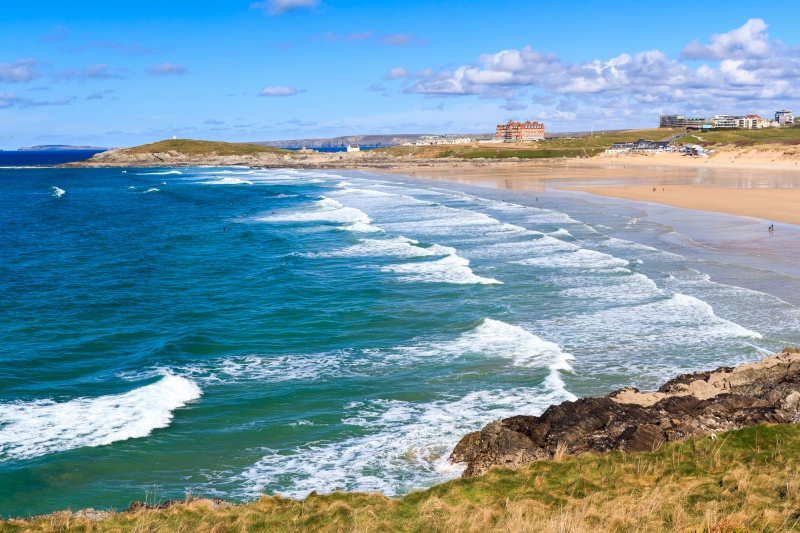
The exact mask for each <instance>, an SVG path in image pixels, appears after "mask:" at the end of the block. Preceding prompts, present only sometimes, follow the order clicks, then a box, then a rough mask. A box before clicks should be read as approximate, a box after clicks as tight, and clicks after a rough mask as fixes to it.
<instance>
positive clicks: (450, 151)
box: [377, 129, 679, 159]
mask: <svg viewBox="0 0 800 533" xmlns="http://www.w3.org/2000/svg"><path fill="white" fill-rule="evenodd" d="M675 133H679V131H678V130H666V129H647V130H627V131H618V132H610V133H598V134H595V135H583V136H580V137H576V138H551V139H547V140H545V141H538V142H522V143H502V144H481V143H472V144H463V145H462V144H458V145H437V146H394V147H392V148H381V149H378V150H377V151H381V152H386V153H389V154H391V155H393V156H395V157H417V158H463V159H478V158H484V159H505V158H511V157H518V158H520V159H545V158H559V157H568V158H574V157H592V156H595V155H597V154H598V153H600V152H603V151H605V150H606V149H607V148H610V147H611V144H612V143H615V142H630V141H636V140H639V139H641V138H645V139H652V140H661V139H665V138H667V137H669V136H671V135H674V134H675Z"/></svg>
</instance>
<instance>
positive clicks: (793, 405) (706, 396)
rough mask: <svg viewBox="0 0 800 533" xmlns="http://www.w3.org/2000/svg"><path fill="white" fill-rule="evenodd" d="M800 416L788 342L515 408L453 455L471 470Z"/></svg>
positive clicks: (798, 382)
mask: <svg viewBox="0 0 800 533" xmlns="http://www.w3.org/2000/svg"><path fill="white" fill-rule="evenodd" d="M798 420H800V349H795V348H786V349H785V350H784V351H783V352H782V353H779V354H776V355H773V356H771V357H768V358H766V359H763V360H761V361H758V362H756V363H750V364H745V365H741V366H738V367H735V368H731V367H722V368H718V369H717V370H714V371H713V372H695V373H693V374H684V375H681V376H678V377H676V378H675V379H672V380H670V381H668V382H667V383H665V384H664V385H663V386H662V387H661V388H660V389H658V391H657V392H653V393H647V394H643V393H641V392H639V391H638V390H637V389H634V388H632V387H626V388H623V389H620V390H618V391H615V392H612V393H611V394H609V395H608V396H601V397H598V398H582V399H579V400H576V401H574V402H569V401H568V402H563V403H561V404H560V405H553V406H551V407H549V408H548V409H547V410H546V411H545V412H544V413H543V414H542V415H541V416H514V417H511V418H506V419H504V420H500V421H496V422H492V423H490V424H488V425H487V426H486V427H484V428H483V429H482V430H481V431H476V432H474V433H470V434H469V435H466V436H465V437H464V438H462V439H461V441H460V442H459V443H458V445H457V446H456V447H455V450H453V453H452V454H451V456H450V461H452V462H458V463H462V462H466V463H467V465H468V466H467V469H466V470H465V471H464V474H463V476H464V477H472V476H478V475H481V474H483V473H485V472H486V471H488V470H489V469H490V468H492V467H493V466H500V467H504V468H517V467H520V466H522V465H524V464H527V463H531V462H533V461H540V460H548V459H553V458H557V457H558V456H561V455H563V454H573V455H574V454H580V453H584V452H605V451H609V450H620V451H625V452H640V451H653V450H655V449H657V448H658V447H660V446H661V445H662V444H664V443H667V442H673V441H680V440H684V439H687V438H689V437H696V436H701V435H709V436H710V437H711V438H715V437H716V434H715V432H716V431H727V430H732V429H741V428H743V427H747V426H754V425H757V424H761V423H789V422H797V421H798Z"/></svg>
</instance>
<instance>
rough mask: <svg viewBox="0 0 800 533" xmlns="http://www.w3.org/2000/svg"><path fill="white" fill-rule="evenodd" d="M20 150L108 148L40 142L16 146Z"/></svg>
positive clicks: (45, 150) (56, 150) (58, 150)
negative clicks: (32, 144) (21, 146)
mask: <svg viewBox="0 0 800 533" xmlns="http://www.w3.org/2000/svg"><path fill="white" fill-rule="evenodd" d="M18 150H19V151H20V152H32V151H34V150H35V151H39V152H61V151H65V150H95V151H97V150H108V148H100V147H98V146H73V145H69V144H40V145H37V146H25V147H23V148H18Z"/></svg>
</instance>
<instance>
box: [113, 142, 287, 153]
mask: <svg viewBox="0 0 800 533" xmlns="http://www.w3.org/2000/svg"><path fill="white" fill-rule="evenodd" d="M171 151H176V152H181V153H183V154H187V155H204V154H216V155H254V154H288V153H291V152H290V151H289V150H282V149H280V148H272V147H271V146H260V145H258V144H245V143H226V142H217V141H195V140H192V139H170V140H167V141H159V142H156V143H152V144H143V145H141V146H134V147H133V148H128V149H127V152H128V153H132V154H147V153H163V152H171Z"/></svg>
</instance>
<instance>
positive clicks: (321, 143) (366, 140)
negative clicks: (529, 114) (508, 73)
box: [251, 133, 493, 149]
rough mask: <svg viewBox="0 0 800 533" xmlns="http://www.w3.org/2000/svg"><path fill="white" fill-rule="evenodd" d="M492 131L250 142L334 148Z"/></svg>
mask: <svg viewBox="0 0 800 533" xmlns="http://www.w3.org/2000/svg"><path fill="white" fill-rule="evenodd" d="M492 136H493V134H492V133H453V134H450V133H448V134H446V135H434V134H430V133H419V134H416V133H415V134H397V135H347V136H344V137H333V138H331V139H291V140H285V141H261V142H254V143H251V144H260V145H261V146H272V147H274V148H301V147H303V146H305V147H306V148H312V149H313V148H335V147H337V146H347V145H356V144H357V145H359V146H379V147H391V146H400V145H401V144H403V143H413V142H417V141H419V140H420V139H422V138H423V137H434V138H441V139H445V138H462V137H471V138H473V139H488V138H490V137H492Z"/></svg>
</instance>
